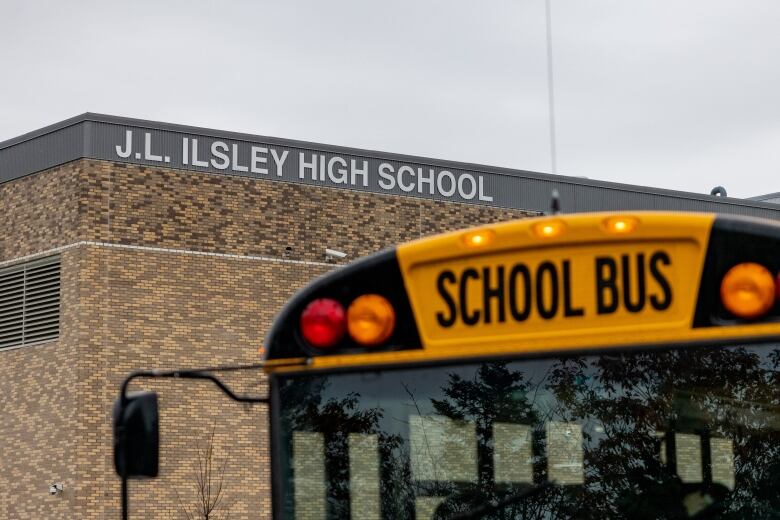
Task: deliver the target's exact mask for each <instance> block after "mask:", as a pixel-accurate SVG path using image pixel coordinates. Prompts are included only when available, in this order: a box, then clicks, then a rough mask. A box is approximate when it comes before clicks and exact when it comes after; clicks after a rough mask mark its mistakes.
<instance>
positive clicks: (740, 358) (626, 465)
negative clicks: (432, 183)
mask: <svg viewBox="0 0 780 520" xmlns="http://www.w3.org/2000/svg"><path fill="white" fill-rule="evenodd" d="M779 271H780V225H777V224H775V223H773V222H770V221H764V220H757V219H745V218H736V217H727V216H720V215H718V216H715V215H706V214H690V213H656V212H636V213H625V214H624V213H604V214H582V215H565V216H563V215H553V216H548V217H540V218H534V219H526V220H519V221H514V222H507V223H501V224H495V225H488V226H483V227H478V228H473V229H468V230H464V231H458V232H453V233H448V234H444V235H440V236H435V237H432V238H426V239H422V240H418V241H415V242H411V243H408V244H403V245H400V246H398V247H396V248H393V249H390V250H387V251H384V252H382V253H379V254H377V255H374V256H371V257H367V258H365V259H362V260H360V261H357V262H355V263H353V264H351V265H348V266H346V267H343V268H340V269H338V270H336V271H334V272H331V273H329V274H328V275H326V276H324V277H322V278H320V279H319V280H317V281H315V282H314V283H312V284H311V285H310V286H308V287H306V288H305V289H303V290H302V291H300V292H299V293H298V294H297V295H296V296H295V297H294V298H293V299H292V300H291V301H290V302H289V303H288V305H287V306H286V307H285V308H284V309H283V311H282V312H281V313H280V315H279V316H278V318H277V320H276V321H275V323H274V326H273V328H272V330H271V333H270V334H269V338H268V341H267V342H266V344H265V345H264V347H263V349H262V350H263V358H264V361H265V366H266V371H267V372H268V374H269V380H270V391H271V396H270V399H271V406H270V410H271V416H272V419H271V437H272V439H271V445H272V468H273V498H274V500H273V503H274V518H277V519H282V518H285V519H286V518H296V519H301V520H303V519H305V520H314V519H317V520H322V519H349V518H351V519H361V520H372V519H377V520H378V519H394V520H395V519H410V520H411V519H416V520H428V519H445V518H448V519H455V518H460V519H466V518H480V519H504V520H508V519H520V518H523V519H536V518H539V519H542V518H544V519H548V518H594V519H595V518H598V519H603V518H626V519H629V518H630V519H638V518H639V519H641V518H647V519H659V518H690V517H696V518H704V517H707V518H776V517H780V492H779V491H778V490H780V372H778V370H779V369H780V305H779V304H778V303H777V300H778V272H779Z"/></svg>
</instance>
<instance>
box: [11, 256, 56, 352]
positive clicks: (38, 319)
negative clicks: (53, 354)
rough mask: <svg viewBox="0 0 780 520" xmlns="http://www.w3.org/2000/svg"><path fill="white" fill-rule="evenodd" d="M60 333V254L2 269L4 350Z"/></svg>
mask: <svg viewBox="0 0 780 520" xmlns="http://www.w3.org/2000/svg"><path fill="white" fill-rule="evenodd" d="M59 334H60V257H59V256H52V257H48V258H44V259H41V260H36V261H34V262H27V263H24V264H18V265H14V266H12V267H7V268H4V269H0V350H2V349H5V348H10V347H16V346H20V345H30V344H32V343H40V342H42V341H50V340H53V339H57V337H58V336H59Z"/></svg>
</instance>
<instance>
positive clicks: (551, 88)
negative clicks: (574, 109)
mask: <svg viewBox="0 0 780 520" xmlns="http://www.w3.org/2000/svg"><path fill="white" fill-rule="evenodd" d="M551 2H552V0H544V7H545V14H546V16H547V100H548V102H549V116H550V166H551V171H552V173H558V165H557V164H556V163H557V157H556V149H555V148H556V147H555V83H554V81H553V48H552V6H551V5H550V4H551Z"/></svg>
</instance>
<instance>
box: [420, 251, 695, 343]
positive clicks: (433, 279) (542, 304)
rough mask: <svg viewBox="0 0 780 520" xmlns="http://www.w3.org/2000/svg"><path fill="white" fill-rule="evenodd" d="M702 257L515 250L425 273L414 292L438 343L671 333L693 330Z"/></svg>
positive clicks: (429, 334) (428, 332)
mask: <svg viewBox="0 0 780 520" xmlns="http://www.w3.org/2000/svg"><path fill="white" fill-rule="evenodd" d="M700 258H701V251H700V247H699V246H698V244H696V243H695V242H693V241H676V242H668V241H667V242H650V243H644V242H640V243H629V244H624V245H623V246H622V247H620V248H619V249H617V250H616V248H615V246H614V245H610V246H609V247H605V246H604V245H596V246H581V247H577V248H567V250H566V251H565V252H564V251H558V250H555V249H543V250H531V251H509V252H504V253H500V254H495V255H489V256H476V257H466V258H460V259H456V260H452V261H448V262H445V263H433V264H428V265H422V266H419V267H417V268H416V269H414V270H413V271H412V273H411V284H410V286H411V290H412V291H414V292H416V294H415V297H413V300H417V301H418V302H420V303H421V309H425V310H424V312H422V313H418V319H419V320H420V322H421V325H422V327H421V328H422V331H421V332H422V333H423V335H424V336H425V337H426V338H427V339H429V340H432V341H446V340H453V341H462V340H463V339H465V338H469V339H472V340H473V339H479V338H485V339H486V340H491V341H494V340H495V339H496V338H497V337H505V338H511V337H514V336H523V337H528V336H532V335H534V334H541V333H549V330H550V329H551V327H554V328H555V330H560V331H562V332H572V333H574V332H576V333H580V332H582V331H585V330H590V329H601V328H604V327H611V328H617V329H619V328H621V327H636V326H637V325H642V326H645V327H647V326H650V327H652V326H653V325H657V324H663V325H664V326H665V327H668V326H669V324H670V323H676V324H678V325H680V324H681V325H687V324H688V322H689V321H690V316H691V312H692V310H693V307H694V301H693V298H692V296H693V295H695V293H696V287H697V284H698V278H699V271H700V264H701V261H700Z"/></svg>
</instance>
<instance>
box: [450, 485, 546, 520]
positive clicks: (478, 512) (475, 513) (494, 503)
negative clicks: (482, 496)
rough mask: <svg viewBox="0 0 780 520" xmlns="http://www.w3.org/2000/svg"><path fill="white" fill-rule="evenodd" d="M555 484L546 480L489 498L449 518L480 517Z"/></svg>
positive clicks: (460, 519)
mask: <svg viewBox="0 0 780 520" xmlns="http://www.w3.org/2000/svg"><path fill="white" fill-rule="evenodd" d="M556 485H557V484H556V483H555V481H552V480H548V481H546V482H542V483H541V484H538V485H536V486H533V487H530V488H528V489H525V490H523V491H521V492H519V493H515V494H513V495H509V496H508V497H504V498H502V499H501V500H491V501H490V502H488V503H486V504H482V505H480V506H477V507H475V508H474V509H472V510H471V511H466V512H465V513H458V514H457V515H455V516H452V517H450V520H474V519H476V518H482V517H483V516H485V515H488V514H490V513H495V512H497V511H500V510H501V509H503V508H505V507H506V506H511V505H512V504H517V503H519V502H522V501H523V500H525V499H527V498H531V497H533V496H536V495H538V494H540V493H541V492H542V491H545V490H547V489H549V488H552V487H555V486H556Z"/></svg>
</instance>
